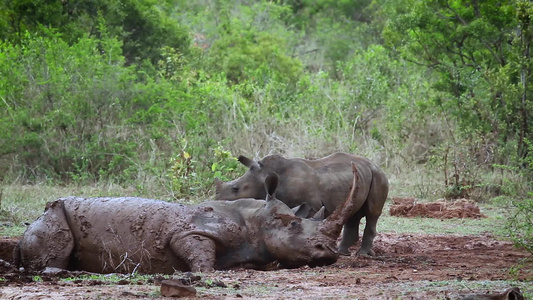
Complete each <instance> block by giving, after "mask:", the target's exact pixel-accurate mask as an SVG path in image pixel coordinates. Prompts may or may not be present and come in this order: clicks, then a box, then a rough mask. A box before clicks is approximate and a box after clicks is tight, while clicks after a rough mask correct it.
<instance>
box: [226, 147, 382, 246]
mask: <svg viewBox="0 0 533 300" xmlns="http://www.w3.org/2000/svg"><path fill="white" fill-rule="evenodd" d="M238 159H239V161H240V162H241V163H242V164H243V165H245V166H247V167H248V171H247V172H246V173H245V174H244V175H243V176H242V177H240V178H237V179H235V180H233V181H229V182H222V181H220V180H219V179H218V178H217V179H215V186H216V196H215V199H221V200H235V199H239V198H255V199H262V198H263V197H264V196H265V192H264V189H263V188H262V182H263V181H264V179H265V177H266V176H267V175H268V174H270V173H272V172H274V173H276V174H278V175H279V177H280V187H279V188H278V191H277V193H276V196H277V198H278V199H280V200H281V201H283V202H284V203H286V204H287V205H288V206H289V207H295V206H297V205H300V204H302V203H306V204H307V205H309V206H310V207H311V211H310V213H313V212H315V211H317V210H319V209H320V207H322V206H323V205H324V206H325V208H326V212H325V215H326V216H328V215H330V214H331V213H332V212H333V211H334V210H335V208H337V207H339V206H340V205H342V204H343V203H344V200H345V199H346V196H347V195H348V193H349V191H350V186H351V183H352V178H353V176H352V167H351V163H352V162H354V163H355V166H356V168H357V170H358V172H359V177H360V182H359V185H360V186H359V188H360V191H359V193H358V195H357V196H356V198H355V199H354V200H353V201H355V202H356V203H355V204H356V206H361V209H359V210H358V211H357V212H354V214H353V216H351V217H350V218H349V219H348V221H347V222H346V224H345V225H344V231H343V235H342V241H341V242H340V244H339V248H338V250H339V253H340V254H343V255H349V254H350V252H349V250H348V248H349V247H350V246H352V245H353V244H355V243H356V242H357V240H358V239H359V223H360V221H361V218H363V217H365V218H366V226H365V231H364V235H363V241H362V244H361V248H360V249H359V251H358V252H357V254H362V255H365V254H366V255H374V251H373V250H372V244H373V241H374V238H375V236H376V225H377V222H378V219H379V216H380V215H381V211H382V209H383V205H384V204H385V200H386V199H387V195H388V191H389V183H388V180H387V177H386V175H385V173H384V172H383V171H382V170H381V169H380V168H379V167H378V166H376V165H375V164H374V163H372V162H371V161H370V160H368V159H367V158H364V157H361V156H356V155H350V154H346V153H334V154H331V155H329V156H327V157H324V158H321V159H317V160H306V159H301V158H291V159H287V158H283V157H281V156H279V155H270V156H266V157H264V158H263V159H262V160H260V161H258V162H256V161H254V160H251V159H249V158H247V157H245V156H239V158H238Z"/></svg>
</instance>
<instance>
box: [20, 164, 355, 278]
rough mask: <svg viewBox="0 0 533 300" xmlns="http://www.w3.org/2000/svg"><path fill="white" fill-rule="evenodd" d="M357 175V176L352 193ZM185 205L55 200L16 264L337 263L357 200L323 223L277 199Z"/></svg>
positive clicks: (270, 192)
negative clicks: (344, 227)
mask: <svg viewBox="0 0 533 300" xmlns="http://www.w3.org/2000/svg"><path fill="white" fill-rule="evenodd" d="M356 178H357V174H356V173H354V186H355V188H354V193H352V195H351V196H353V194H355V193H356V191H355V189H356V188H357V187H358V185H356V184H355V182H356ZM277 185H278V177H277V176H275V175H274V176H269V177H267V178H266V179H265V188H266V190H267V192H266V193H267V196H266V200H263V201H258V200H255V199H240V200H236V201H209V202H204V203H201V204H198V205H190V206H186V205H180V204H176V203H168V202H164V201H157V200H149V199H141V198H77V197H68V198H63V199H59V200H56V201H53V202H49V203H48V204H47V206H46V209H45V212H44V214H43V215H42V216H40V217H39V218H38V219H37V220H36V221H35V222H34V223H32V224H31V225H30V226H29V227H28V228H27V230H26V232H25V233H24V236H23V237H22V239H21V240H20V242H19V244H18V245H17V248H16V249H15V251H14V252H15V255H14V256H15V263H16V265H18V266H20V265H22V266H23V267H25V268H27V269H30V270H42V269H44V268H46V267H53V268H60V269H71V270H86V271H91V272H102V273H108V272H123V273H130V272H133V271H137V272H142V273H173V272H174V271H175V270H182V271H187V270H192V271H210V270H213V269H229V268H238V267H243V268H261V267H262V266H264V265H266V264H268V263H270V262H272V261H275V260H277V261H278V262H279V263H280V264H281V265H282V266H284V267H298V266H303V265H309V266H318V265H327V264H332V263H334V262H335V261H336V260H337V253H336V250H335V240H336V238H337V237H338V235H339V234H340V230H341V227H342V222H344V218H346V216H347V215H349V214H350V213H351V212H350V211H351V210H353V209H356V208H354V207H353V205H352V201H346V206H344V207H343V208H342V209H339V211H337V212H336V214H335V215H332V216H330V217H329V218H327V219H325V220H315V219H302V218H300V217H297V216H295V215H294V213H293V212H292V211H291V209H289V207H288V206H287V205H285V204H284V203H283V202H281V201H279V200H277V199H275V198H274V193H275V190H276V187H277Z"/></svg>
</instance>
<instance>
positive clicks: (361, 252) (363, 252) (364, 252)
mask: <svg viewBox="0 0 533 300" xmlns="http://www.w3.org/2000/svg"><path fill="white" fill-rule="evenodd" d="M357 255H361V256H376V253H375V252H374V250H372V249H369V250H365V249H362V248H361V249H359V251H357Z"/></svg>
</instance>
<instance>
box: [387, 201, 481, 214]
mask: <svg viewBox="0 0 533 300" xmlns="http://www.w3.org/2000/svg"><path fill="white" fill-rule="evenodd" d="M389 212H390V215H391V216H397V217H410V218H412V217H426V218H439V219H452V218H470V219H479V218H486V217H487V216H485V215H484V214H482V213H481V212H480V210H479V207H478V206H477V205H476V204H475V202H474V201H472V200H468V199H458V200H439V201H436V202H431V203H416V201H415V198H400V197H393V198H392V205H391V207H390V210H389Z"/></svg>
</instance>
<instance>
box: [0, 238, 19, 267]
mask: <svg viewBox="0 0 533 300" xmlns="http://www.w3.org/2000/svg"><path fill="white" fill-rule="evenodd" d="M19 240H20V238H7V237H0V260H4V261H7V262H9V263H13V249H15V246H16V245H17V243H18V242H19Z"/></svg>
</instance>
